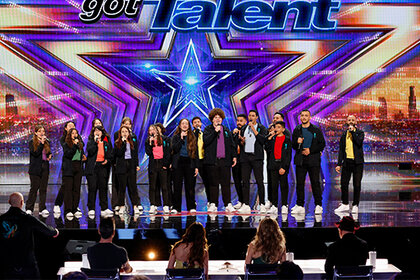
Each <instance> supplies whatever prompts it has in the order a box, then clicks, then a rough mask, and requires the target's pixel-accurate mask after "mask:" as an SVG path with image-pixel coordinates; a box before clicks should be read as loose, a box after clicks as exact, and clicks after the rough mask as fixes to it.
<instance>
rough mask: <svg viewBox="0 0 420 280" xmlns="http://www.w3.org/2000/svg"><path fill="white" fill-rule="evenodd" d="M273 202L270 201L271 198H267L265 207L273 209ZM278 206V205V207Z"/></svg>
mask: <svg viewBox="0 0 420 280" xmlns="http://www.w3.org/2000/svg"><path fill="white" fill-rule="evenodd" d="M272 205H273V204H272V203H271V202H270V201H269V200H267V201H266V203H265V204H264V207H265V209H266V210H267V211H268V210H269V209H271V206H272ZM276 208H277V207H276Z"/></svg>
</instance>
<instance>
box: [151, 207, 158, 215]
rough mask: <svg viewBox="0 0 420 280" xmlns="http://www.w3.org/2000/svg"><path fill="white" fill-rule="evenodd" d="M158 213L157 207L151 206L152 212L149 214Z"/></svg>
mask: <svg viewBox="0 0 420 280" xmlns="http://www.w3.org/2000/svg"><path fill="white" fill-rule="evenodd" d="M156 211H157V207H156V206H154V205H151V206H150V210H149V214H153V215H154V214H156Z"/></svg>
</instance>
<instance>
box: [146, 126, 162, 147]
mask: <svg viewBox="0 0 420 280" xmlns="http://www.w3.org/2000/svg"><path fill="white" fill-rule="evenodd" d="M151 127H154V128H155V130H156V134H157V139H156V140H157V146H162V145H163V139H162V134H160V132H159V129H158V128H157V126H156V125H154V124H151V125H150V126H149V128H148V129H147V135H148V136H147V140H146V141H147V143H150V134H149V130H150V128H151ZM155 145H156V142H155V143H153V145H152V147H154V146H155Z"/></svg>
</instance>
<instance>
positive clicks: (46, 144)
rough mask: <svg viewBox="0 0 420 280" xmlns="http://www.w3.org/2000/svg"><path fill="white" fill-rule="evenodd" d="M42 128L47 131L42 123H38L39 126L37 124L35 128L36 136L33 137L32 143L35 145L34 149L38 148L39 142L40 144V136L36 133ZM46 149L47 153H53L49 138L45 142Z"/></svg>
mask: <svg viewBox="0 0 420 280" xmlns="http://www.w3.org/2000/svg"><path fill="white" fill-rule="evenodd" d="M41 128H42V129H44V131H45V128H44V127H43V126H42V125H37V126H35V129H34V137H33V138H32V140H33V142H32V145H33V147H34V150H36V149H38V147H39V144H40V143H39V140H38V136H37V135H36V133H37V132H38V130H40V129H41ZM44 151H45V153H46V154H47V155H48V154H51V147H50V142H48V140H47V141H45V142H44Z"/></svg>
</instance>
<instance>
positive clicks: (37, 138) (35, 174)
mask: <svg viewBox="0 0 420 280" xmlns="http://www.w3.org/2000/svg"><path fill="white" fill-rule="evenodd" d="M29 150H30V159H29V171H28V173H29V179H30V181H31V188H30V190H29V195H28V200H27V201H26V213H28V214H30V215H32V213H33V211H34V204H35V200H36V194H37V192H38V190H39V213H40V214H41V215H42V216H48V214H49V213H50V212H49V211H48V210H47V208H46V206H45V200H46V197H47V187H48V176H49V174H50V165H49V162H50V160H51V157H52V154H51V148H50V142H49V140H48V139H47V136H45V129H44V127H43V126H42V125H37V126H36V127H35V131H34V137H33V138H32V140H31V141H29Z"/></svg>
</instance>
